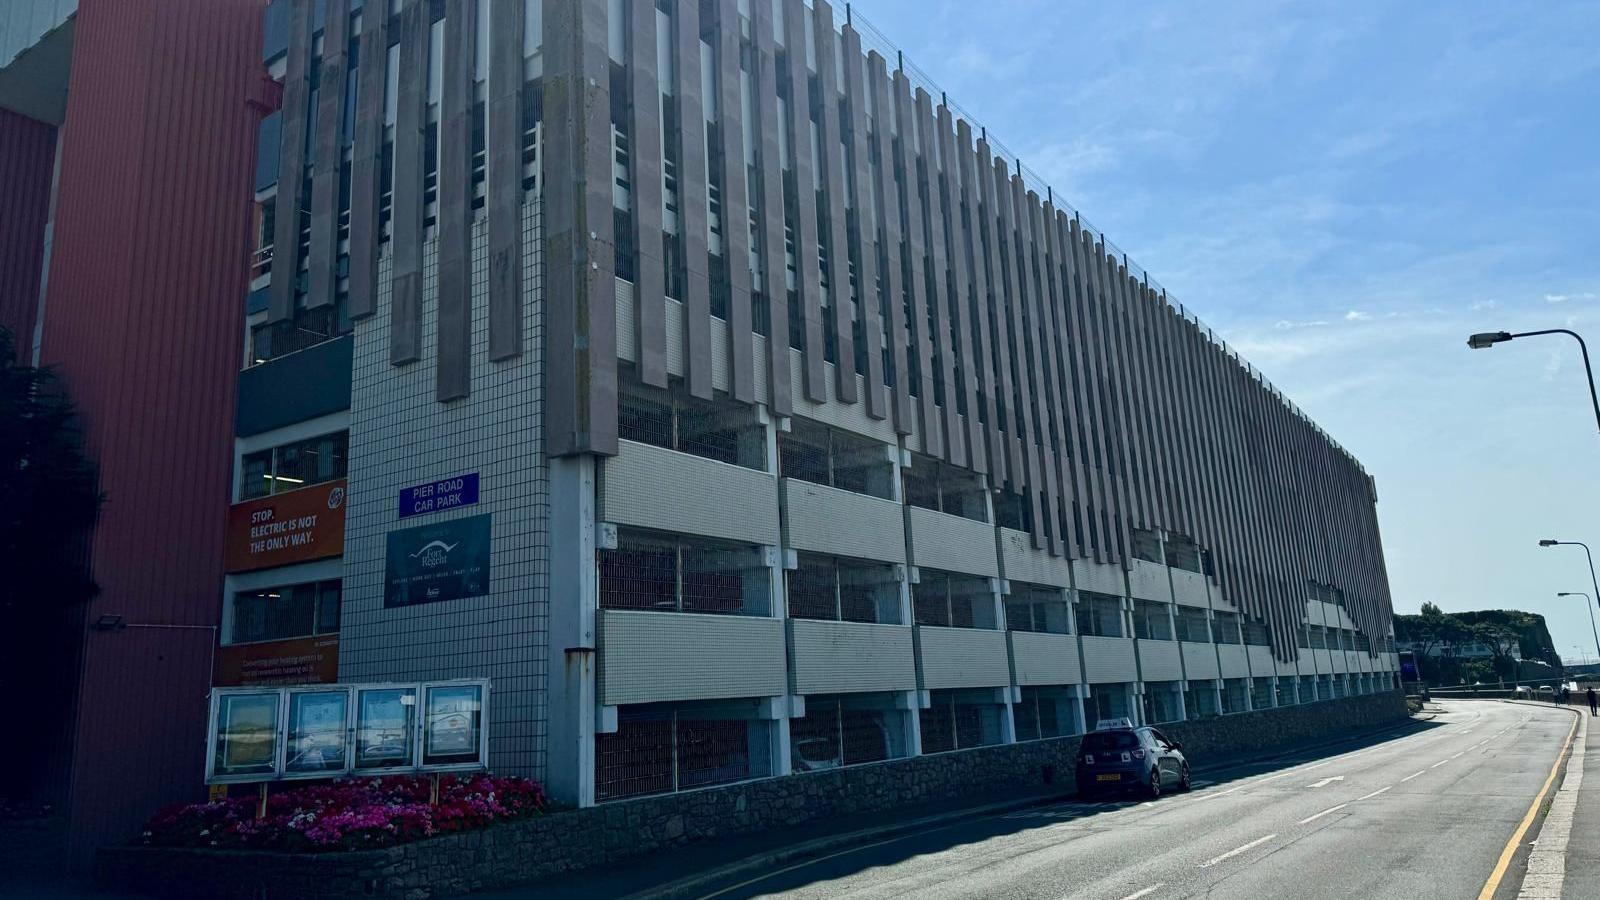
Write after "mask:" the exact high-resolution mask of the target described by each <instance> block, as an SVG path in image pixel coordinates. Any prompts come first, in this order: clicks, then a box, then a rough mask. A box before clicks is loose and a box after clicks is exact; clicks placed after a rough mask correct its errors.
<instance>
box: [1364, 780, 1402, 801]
mask: <svg viewBox="0 0 1600 900" xmlns="http://www.w3.org/2000/svg"><path fill="white" fill-rule="evenodd" d="M1393 789H1394V785H1392V784H1391V785H1389V786H1388V787H1381V788H1378V789H1377V790H1375V791H1373V792H1372V793H1370V794H1368V795H1366V796H1365V797H1357V798H1356V802H1357V803H1359V802H1361V801H1362V800H1371V799H1372V798H1373V797H1376V796H1378V795H1379V794H1386V793H1388V792H1389V791H1391V790H1393Z"/></svg>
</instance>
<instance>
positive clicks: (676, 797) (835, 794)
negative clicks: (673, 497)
mask: <svg viewBox="0 0 1600 900" xmlns="http://www.w3.org/2000/svg"><path fill="white" fill-rule="evenodd" d="M1404 718H1406V706H1405V701H1404V698H1403V696H1402V695H1401V694H1400V693H1399V692H1397V691H1390V692H1385V693H1382V694H1372V695H1367V696H1363V697H1353V698H1349V699H1345V700H1334V701H1329V702H1324V703H1314V704H1308V705H1305V706H1290V707H1283V708H1280V709H1270V710H1262V711H1260V712H1253V713H1243V714H1240V715H1233V716H1222V717H1219V718H1213V719H1201V720H1198V721H1193V722H1181V723H1176V724H1173V725H1170V726H1162V730H1163V731H1165V732H1167V733H1168V734H1170V735H1171V736H1172V737H1175V738H1177V739H1178V740H1181V741H1182V742H1183V744H1184V752H1185V753H1186V754H1187V755H1188V756H1189V758H1190V759H1191V760H1193V761H1194V763H1195V765H1196V766H1197V767H1198V766H1205V765H1211V764H1218V763H1223V762H1226V761H1227V758H1228V757H1229V756H1234V755H1238V756H1247V755H1255V754H1259V753H1262V752H1265V751H1268V750H1272V749H1274V748H1279V747H1287V746H1291V745H1295V744H1304V743H1307V742H1310V741H1315V740H1318V739H1322V738H1330V737H1336V736H1338V735H1340V734H1346V733H1351V732H1360V731H1365V730H1368V729H1371V728H1375V727H1378V726H1380V725H1382V724H1383V723H1385V722H1393V721H1397V720H1401V719H1404ZM1077 750H1078V738H1075V737H1074V738H1059V739H1054V740H1045V741H1030V742H1028V743H1023V744H1008V745H1003V746H998V747H984V748H980V749H977V750H966V751H958V752H955V753H940V754H934V755H932V756H921V757H916V758H914V759H905V760H895V761H891V762H886V763H878V764H875V765H867V766H854V767H850V768H846V769H835V770H833V771H829V772H813V773H808V774H804V775H794V776H789V777H786V778H772V779H767V780H764V781H755V782H748V783H744V784H736V785H728V786H725V787H718V788H708V789H705V790H699V791H691V792H687V793H683V794H673V795H666V796H660V797H645V798H641V799H638V800H627V801H619V802H615V803H607V804H604V805H601V806H597V807H594V808H592V809H582V810H570V811H564V812H558V813H553V814H551V815H548V816H543V817H540V818H538V819H532V820H528V821H524V822H514V823H509V824H506V825H500V826H497V827H493V828H489V829H485V830H483V831H478V832H471V833H466V834H457V835H449V836H445V837H438V838H432V839H429V840H426V841H421V842H418V843H414V844H407V845H404V846H400V847H391V848H387V849H384V850H368V851H361V852H356V853H332V854H288V853H261V852H239V851H217V850H188V849H173V848H153V847H108V848H105V849H103V850H101V851H100V853H99V856H98V858H97V860H96V866H95V869H96V878H97V880H99V881H100V882H101V883H102V884H107V885H115V886H117V887H120V888H123V889H134V890H143V891H148V892H152V893H156V894H165V895H171V896H185V897H225V898H240V900H245V898H248V900H275V898H279V897H285V898H287V897H306V898H329V900H331V898H339V897H349V896H363V897H397V898H408V900H423V898H429V897H448V896H453V895H456V894H462V893H467V892H470V891H475V890H486V889H490V888H500V887H507V886H511V885H516V884H522V883H526V882H529V881H534V880H537V879H540V878H545V877H549V876H552V875H556V874H560V873H563V872H571V871H575V870H579V869H585V868H589V867H592V866H598V865H602V864H606V863H615V862H618V861H620V860H625V859H628V858H630V857H635V856H639V855H642V854H645V853H650V852H654V851H658V850H663V849H668V848H671V847H676V846H681V845H684V844H687V843H691V842H696V841H703V840H709V839H712V838H717V837H730V836H735V835H741V834H751V833H755V832H760V831H766V830H768V829H775V828H785V827H793V826H797V825H802V824H805V823H810V822H816V821H819V820H824V819H829V818H836V817H840V816H845V815H850V814H854V813H870V812H879V811H883V810H886V809H892V808H894V807H897V806H908V805H912V804H917V803H927V802H930V801H948V802H949V804H950V806H952V807H955V806H959V805H961V804H963V803H965V802H973V801H974V800H975V799H976V798H984V797H989V798H992V797H993V796H994V795H995V794H996V793H997V792H1017V791H1026V790H1030V789H1035V790H1037V789H1044V786H1045V785H1047V784H1059V785H1060V786H1061V790H1062V792H1064V793H1065V792H1069V791H1070V790H1071V782H1072V766H1073V759H1074V756H1075V755H1076V753H1077Z"/></svg>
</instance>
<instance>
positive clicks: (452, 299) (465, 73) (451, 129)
mask: <svg viewBox="0 0 1600 900" xmlns="http://www.w3.org/2000/svg"><path fill="white" fill-rule="evenodd" d="M477 39H478V22H477V3H476V2H474V0H447V2H446V4H445V19H444V72H443V77H442V79H441V82H442V94H441V100H440V104H439V119H440V122H439V125H440V129H439V133H440V136H441V139H440V142H439V144H440V146H439V202H438V208H439V218H438V222H439V225H438V270H439V274H438V279H439V286H438V304H439V356H438V359H437V360H436V366H437V368H436V370H435V372H436V385H435V388H436V394H437V397H438V399H439V402H441V403H445V402H449V401H451V400H459V399H461V398H462V397H465V396H467V394H468V393H469V391H470V390H471V384H472V103H473V93H474V84H473V71H474V67H475V65H476V61H477Z"/></svg>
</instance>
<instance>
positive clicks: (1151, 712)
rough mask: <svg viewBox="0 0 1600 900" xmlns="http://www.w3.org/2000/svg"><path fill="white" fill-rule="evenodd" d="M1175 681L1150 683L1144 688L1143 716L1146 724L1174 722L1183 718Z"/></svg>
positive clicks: (1179, 693)
mask: <svg viewBox="0 0 1600 900" xmlns="http://www.w3.org/2000/svg"><path fill="white" fill-rule="evenodd" d="M1180 696H1181V692H1180V691H1179V690H1178V682H1176V681H1151V682H1146V683H1145V686H1144V715H1145V720H1146V721H1148V722H1176V721H1178V720H1179V719H1181V718H1182V717H1183V713H1182V709H1181V707H1180V706H1179V704H1178V698H1179V697H1180Z"/></svg>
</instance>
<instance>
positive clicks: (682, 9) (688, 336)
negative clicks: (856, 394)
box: [672, 2, 726, 400]
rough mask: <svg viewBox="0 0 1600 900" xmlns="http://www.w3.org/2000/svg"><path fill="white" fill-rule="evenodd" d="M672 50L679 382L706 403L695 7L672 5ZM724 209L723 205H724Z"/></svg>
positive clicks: (705, 272)
mask: <svg viewBox="0 0 1600 900" xmlns="http://www.w3.org/2000/svg"><path fill="white" fill-rule="evenodd" d="M672 24H673V30H674V35H673V41H674V43H675V44H676V46H677V51H678V65H677V66H675V67H674V71H675V72H676V73H677V76H678V78H677V82H678V83H677V101H678V139H679V144H678V149H679V154H678V209H679V214H678V234H679V237H680V239H681V240H682V241H683V272H684V286H683V290H684V294H685V296H683V297H681V298H679V299H681V300H682V301H683V334H684V341H683V343H684V348H683V349H684V353H683V357H684V381H686V382H687V383H688V386H689V393H690V394H691V395H693V396H695V397H700V398H702V399H706V400H709V399H711V278H710V274H709V271H710V270H709V265H710V259H709V256H708V254H709V252H710V251H709V249H708V246H707V238H706V215H707V211H706V192H707V190H708V188H707V185H706V122H705V108H704V106H703V104H702V102H701V99H700V91H701V89H702V88H701V80H700V79H701V76H702V75H703V74H704V72H703V69H702V63H701V59H700V4H699V3H698V2H691V3H679V4H677V5H675V6H674V7H673V14H672ZM724 209H726V206H724Z"/></svg>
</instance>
